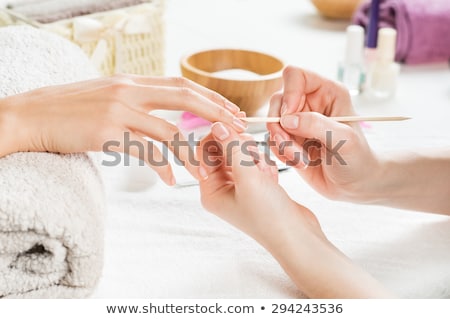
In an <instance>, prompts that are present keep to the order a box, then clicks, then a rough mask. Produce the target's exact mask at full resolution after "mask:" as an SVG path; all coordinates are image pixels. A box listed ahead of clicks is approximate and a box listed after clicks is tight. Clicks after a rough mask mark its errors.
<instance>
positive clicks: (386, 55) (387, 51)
mask: <svg viewBox="0 0 450 319" xmlns="http://www.w3.org/2000/svg"><path fill="white" fill-rule="evenodd" d="M396 42H397V31H396V30H395V29H392V28H381V29H380V30H379V31H378V48H377V51H378V52H377V60H378V61H379V62H383V63H392V62H394V59H395V45H396Z"/></svg>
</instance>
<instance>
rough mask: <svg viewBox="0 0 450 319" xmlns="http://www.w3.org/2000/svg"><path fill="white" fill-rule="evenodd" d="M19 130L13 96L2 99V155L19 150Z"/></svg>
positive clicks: (0, 103) (0, 141) (0, 145)
mask: <svg viewBox="0 0 450 319" xmlns="http://www.w3.org/2000/svg"><path fill="white" fill-rule="evenodd" d="M18 131H20V126H19V123H18V115H17V112H16V110H15V108H14V105H12V103H11V98H9V97H8V98H2V99H0V136H1V137H0V157H4V156H6V155H9V154H12V153H16V152H18V151H19V149H20V146H19V144H20V143H19V141H18Z"/></svg>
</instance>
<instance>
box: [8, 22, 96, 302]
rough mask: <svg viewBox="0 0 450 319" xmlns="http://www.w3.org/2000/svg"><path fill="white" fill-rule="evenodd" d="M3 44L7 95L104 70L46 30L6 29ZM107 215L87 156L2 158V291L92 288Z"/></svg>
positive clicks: (54, 293)
mask: <svg viewBox="0 0 450 319" xmlns="http://www.w3.org/2000/svg"><path fill="white" fill-rule="evenodd" d="M0 48H1V50H0V98H1V97H4V96H7V95H12V94H15V93H20V92H24V91H28V90H31V89H34V88H38V87H42V86H48V85H52V84H62V83H67V82H73V81H80V80H83V79H88V78H93V77H96V76H97V72H96V71H95V69H94V67H93V66H92V65H90V62H89V60H88V58H87V57H86V56H85V55H84V54H83V53H82V51H81V50H80V49H79V48H78V47H77V46H75V45H74V44H72V43H70V42H68V41H66V40H64V39H62V38H60V37H58V36H56V35H54V34H50V33H47V32H45V31H39V30H36V29H33V28H31V27H25V26H21V27H6V28H0ZM18 129H20V128H18ZM74 134H76V132H74ZM2 138H5V137H2ZM6 138H7V137H6ZM103 213H104V196H103V189H102V184H101V181H100V178H99V175H98V171H97V169H96V167H95V166H94V165H93V162H92V161H91V160H90V158H89V157H88V156H87V155H86V154H74V155H57V154H50V153H16V154H12V155H9V156H6V157H4V158H0V297H25V298H27V297H40V298H56V297H63V298H69V297H84V296H86V295H88V294H90V293H91V292H92V290H93V288H94V287H95V285H96V283H97V281H98V279H99V277H100V273H101V270H102V264H103V224H104V222H103Z"/></svg>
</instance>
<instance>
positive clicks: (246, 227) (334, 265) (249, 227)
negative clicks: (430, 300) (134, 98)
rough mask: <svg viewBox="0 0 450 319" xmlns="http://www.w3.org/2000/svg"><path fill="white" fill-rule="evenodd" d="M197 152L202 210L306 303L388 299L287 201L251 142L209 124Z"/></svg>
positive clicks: (271, 167) (315, 224) (221, 125)
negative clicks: (251, 247)
mask: <svg viewBox="0 0 450 319" xmlns="http://www.w3.org/2000/svg"><path fill="white" fill-rule="evenodd" d="M197 151H198V158H199V159H200V160H201V161H202V165H203V166H204V167H206V169H207V172H208V179H206V180H202V181H200V192H201V200H202V204H203V206H204V207H205V209H207V210H209V211H210V212H212V213H213V214H215V215H217V216H218V217H220V218H222V219H223V220H225V221H227V222H228V223H230V224H231V225H233V226H235V227H236V228H238V229H240V230H242V231H243V232H245V233H247V234H248V235H249V236H251V237H253V238H254V239H255V240H256V241H257V242H259V243H260V244H261V245H262V246H263V247H265V248H266V249H267V250H268V251H269V252H270V253H271V254H272V255H273V256H274V257H275V259H276V260H277V261H278V262H279V263H280V265H281V266H282V267H283V269H284V270H285V271H286V273H287V274H288V275H289V276H290V277H291V279H292V280H293V281H294V283H295V284H296V285H297V287H299V288H300V289H301V291H302V292H304V293H305V294H306V295H307V296H308V297H310V298H371V297H388V296H390V294H389V293H388V292H387V291H386V290H385V289H384V288H383V287H382V286H380V284H379V283H378V282H377V281H375V280H374V279H373V278H372V277H371V276H370V275H369V274H367V273H366V272H364V271H363V270H362V269H360V268H359V267H357V266H356V265H354V264H353V263H352V262H351V261H350V260H349V259H348V258H347V257H346V256H345V255H343V254H342V253H341V252H340V251H339V250H338V249H337V248H336V247H334V246H333V245H332V244H331V243H330V242H329V241H328V240H327V238H326V237H325V235H324V233H323V232H322V230H321V228H320V225H319V223H318V221H317V218H316V217H315V216H314V214H313V213H312V212H311V211H310V210H308V209H307V208H305V207H303V206H301V205H300V204H298V203H296V202H295V201H293V200H292V199H291V198H289V196H288V195H287V193H286V192H285V191H284V189H283V188H282V187H281V186H280V185H279V184H278V181H277V173H278V172H277V169H276V167H275V166H274V163H273V162H269V161H268V160H266V159H265V158H264V154H260V153H259V152H258V149H257V148H256V144H255V143H254V141H252V140H251V138H249V137H248V136H246V135H245V134H239V133H238V132H236V131H235V130H234V129H233V128H232V127H230V126H229V125H227V124H224V123H214V124H213V126H212V133H211V134H210V135H208V136H207V137H205V138H204V139H203V140H202V141H201V143H200V145H199V147H198V150H197Z"/></svg>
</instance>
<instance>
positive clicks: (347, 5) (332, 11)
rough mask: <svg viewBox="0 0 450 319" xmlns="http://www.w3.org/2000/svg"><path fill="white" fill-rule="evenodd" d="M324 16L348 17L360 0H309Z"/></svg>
mask: <svg viewBox="0 0 450 319" xmlns="http://www.w3.org/2000/svg"><path fill="white" fill-rule="evenodd" d="M311 2H312V3H313V4H314V6H315V7H316V8H317V10H318V11H319V12H320V14H322V15H323V16H324V17H327V18H332V19H350V18H351V17H352V15H353V13H354V12H355V10H356V8H357V7H358V6H359V4H360V3H361V2H362V0H311Z"/></svg>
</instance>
